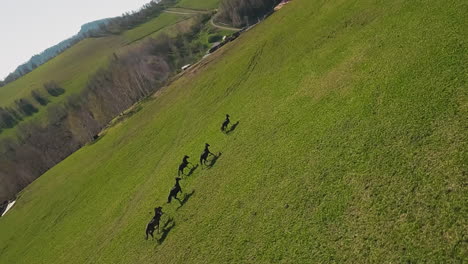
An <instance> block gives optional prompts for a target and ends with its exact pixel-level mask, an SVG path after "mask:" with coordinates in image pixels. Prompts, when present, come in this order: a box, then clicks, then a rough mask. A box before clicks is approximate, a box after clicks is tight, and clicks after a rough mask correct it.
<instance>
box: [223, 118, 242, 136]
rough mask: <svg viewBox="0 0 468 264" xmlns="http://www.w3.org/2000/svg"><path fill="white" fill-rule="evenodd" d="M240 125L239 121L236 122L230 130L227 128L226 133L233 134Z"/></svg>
mask: <svg viewBox="0 0 468 264" xmlns="http://www.w3.org/2000/svg"><path fill="white" fill-rule="evenodd" d="M238 125H239V121H237V122H236V123H234V124H233V125H232V126H231V127H230V128H229V129H228V130H226V135H229V134H231V133H232V132H233V131H234V130H236V128H237V126H238Z"/></svg>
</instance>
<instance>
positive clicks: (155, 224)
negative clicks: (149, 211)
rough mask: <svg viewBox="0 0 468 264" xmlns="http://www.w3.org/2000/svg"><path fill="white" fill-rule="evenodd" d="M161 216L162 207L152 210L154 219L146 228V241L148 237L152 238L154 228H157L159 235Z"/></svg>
mask: <svg viewBox="0 0 468 264" xmlns="http://www.w3.org/2000/svg"><path fill="white" fill-rule="evenodd" d="M162 215H163V211H162V207H156V208H154V217H153V218H152V219H151V221H150V222H149V223H148V225H147V226H146V240H148V235H151V237H152V238H154V236H153V233H154V230H155V229H156V227H158V233H159V221H160V220H161V216H162Z"/></svg>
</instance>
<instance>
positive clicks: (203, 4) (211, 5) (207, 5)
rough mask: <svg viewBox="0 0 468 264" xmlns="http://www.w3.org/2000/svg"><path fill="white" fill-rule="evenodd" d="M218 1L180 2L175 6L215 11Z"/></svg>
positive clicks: (196, 0)
mask: <svg viewBox="0 0 468 264" xmlns="http://www.w3.org/2000/svg"><path fill="white" fill-rule="evenodd" d="M219 2H220V0H181V1H180V2H179V3H178V4H177V6H178V7H183V8H192V9H201V10H208V9H216V8H217V7H218V5H219Z"/></svg>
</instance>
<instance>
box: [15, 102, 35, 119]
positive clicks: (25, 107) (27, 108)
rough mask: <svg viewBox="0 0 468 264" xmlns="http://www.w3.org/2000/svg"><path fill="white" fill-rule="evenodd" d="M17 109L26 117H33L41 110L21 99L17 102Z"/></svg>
mask: <svg viewBox="0 0 468 264" xmlns="http://www.w3.org/2000/svg"><path fill="white" fill-rule="evenodd" d="M15 104H16V107H17V108H18V110H19V111H20V112H21V113H22V114H23V115H25V116H30V115H33V114H34V113H37V112H38V111H39V110H37V108H36V107H35V106H34V105H33V104H31V102H29V101H28V100H27V99H19V100H16V101H15Z"/></svg>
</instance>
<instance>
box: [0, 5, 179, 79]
mask: <svg viewBox="0 0 468 264" xmlns="http://www.w3.org/2000/svg"><path fill="white" fill-rule="evenodd" d="M175 3H177V0H160V1H155V0H153V1H151V2H149V3H148V4H145V5H144V6H143V7H141V8H140V9H139V10H138V11H134V12H128V13H124V14H123V15H122V16H120V17H115V18H107V19H101V20H98V21H94V22H90V23H87V24H85V25H83V26H82V27H81V30H80V32H79V33H78V34H76V35H75V36H73V37H71V38H69V39H66V40H64V41H62V42H60V43H59V44H57V45H55V46H52V47H50V48H48V49H46V50H44V51H43V52H41V53H40V54H37V55H34V56H32V57H31V59H29V60H28V61H27V62H26V63H24V64H22V65H20V66H18V67H17V68H16V69H15V71H13V72H12V73H10V74H9V75H8V76H7V77H6V78H5V79H4V80H3V81H1V80H0V87H2V86H5V85H6V84H8V83H10V82H13V81H15V80H17V79H18V78H20V77H22V76H24V75H26V74H27V73H29V72H31V71H33V70H34V69H36V68H37V67H39V66H40V65H42V64H44V63H46V62H47V61H49V60H51V59H53V58H55V57H56V56H57V55H59V54H60V53H62V52H64V51H65V50H67V49H69V48H70V47H72V46H73V45H75V44H76V43H78V42H80V41H81V40H83V39H85V38H88V37H102V36H106V35H110V34H119V33H121V32H122V31H124V30H127V29H130V28H133V27H135V26H137V25H140V24H142V23H144V22H146V21H148V20H150V19H152V18H154V17H156V16H158V15H159V14H160V13H161V12H162V11H163V10H164V9H166V8H168V7H170V6H173V5H174V4H175Z"/></svg>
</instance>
